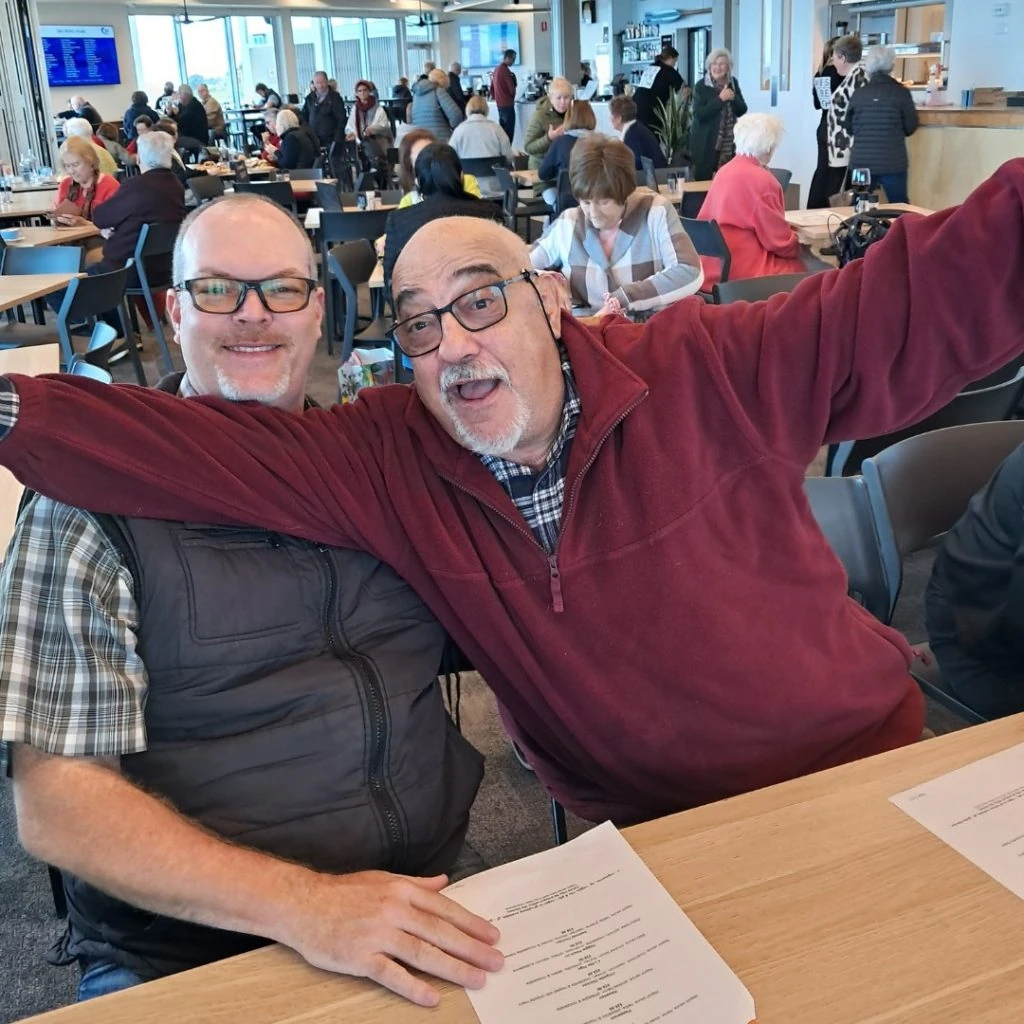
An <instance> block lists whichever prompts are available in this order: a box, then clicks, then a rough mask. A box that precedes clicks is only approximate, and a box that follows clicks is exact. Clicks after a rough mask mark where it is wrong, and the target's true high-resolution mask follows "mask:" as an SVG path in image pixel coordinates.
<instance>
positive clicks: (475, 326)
mask: <svg viewBox="0 0 1024 1024" xmlns="http://www.w3.org/2000/svg"><path fill="white" fill-rule="evenodd" d="M536 276H537V271H536V270H524V271H523V272H522V273H521V274H516V276H515V277H507V278H505V280H504V281H495V282H494V284H485V285H482V286H480V287H477V288H471V289H470V290H469V291H468V292H463V293H462V295H457V296H456V297H455V298H454V299H452V301H451V302H449V303H448V305H447V306H441V307H440V309H425V310H424V311H423V312H422V313H417V314H416V315H415V316H411V317H408V318H407V319H405V320H401V321H399V322H398V323H396V324H395V325H394V326H393V327H392V328H391V329H390V330H389V331H388V332H387V336H388V337H389V338H390V339H391V340H392V341H393V342H394V343H395V344H396V345H397V346H398V347H399V348H400V349H401V350H402V351H403V352H404V353H405V354H406V355H407V356H408V357H409V358H410V359H416V358H417V357H418V356H425V355H429V354H430V353H431V352H433V351H435V349H438V348H440V346H441V341H442V339H443V338H444V328H443V327H442V324H441V317H442V316H444V314H445V313H451V315H452V316H453V317H455V321H456V323H458V324H459V325H460V326H461V327H463V328H464V329H465V330H467V331H472V332H473V333H476V332H477V331H486V330H487V328H488V327H493V326H494V325H495V324H498V323H501V321H502V320H504V319H505V317H506V316H507V315H508V300H507V299H506V298H505V289H506V288H507V287H508V286H509V285H510V284H515V283H516V282H517V281H529V282H530V284H531V287H533V289H534V291H536V286H535V285H533V282H532V280H531V278H533V277H536ZM538 298H539V294H538Z"/></svg>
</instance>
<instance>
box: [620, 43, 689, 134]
mask: <svg viewBox="0 0 1024 1024" xmlns="http://www.w3.org/2000/svg"><path fill="white" fill-rule="evenodd" d="M678 61H679V51H678V50H677V49H676V48H675V47H674V46H666V47H664V48H663V49H662V51H661V53H659V54H658V56H657V57H655V58H654V63H653V64H652V65H651V66H650V67H649V68H645V69H644V73H643V77H642V78H641V79H640V85H639V86H638V87H637V89H636V91H635V92H634V93H633V101H634V102H635V103H636V119H637V120H638V121H639V122H640V123H641V124H645V125H647V127H648V128H650V129H651V131H652V132H653V131H655V130H657V128H658V127H659V126H660V121H659V118H658V104H659V103H668V98H669V96H670V95H671V94H672V93H674V92H679V90H680V89H682V87H683V86H684V85H685V84H686V83H685V82H684V81H683V76H682V75H680V74H679V72H678V71H676V64H677V63H678Z"/></svg>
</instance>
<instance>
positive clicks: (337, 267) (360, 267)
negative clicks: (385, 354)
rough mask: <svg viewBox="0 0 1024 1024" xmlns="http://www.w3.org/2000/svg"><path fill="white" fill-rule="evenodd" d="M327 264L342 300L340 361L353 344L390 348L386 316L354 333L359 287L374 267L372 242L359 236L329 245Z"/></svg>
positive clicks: (350, 351)
mask: <svg viewBox="0 0 1024 1024" xmlns="http://www.w3.org/2000/svg"><path fill="white" fill-rule="evenodd" d="M327 266H328V272H329V273H330V275H331V278H333V280H334V281H335V282H337V285H338V287H339V288H340V289H341V292H342V295H343V297H344V302H345V318H344V324H343V328H342V343H341V361H342V362H344V361H345V360H346V359H348V357H349V356H350V355H351V354H352V349H353V348H354V347H364V346H366V347H370V348H378V347H380V346H387V347H389V348H390V347H391V342H390V340H389V339H388V337H387V330H388V328H390V326H391V320H390V318H385V317H383V316H378V317H375V318H374V319H373V320H372V321H371V322H370V324H369V325H368V326H367V327H364V328H363V329H362V330H361V331H359V332H358V333H357V332H356V313H357V310H358V308H359V286H360V285H362V284H366V283H367V282H369V280H370V278H371V277H372V276H373V272H374V270H376V268H377V253H376V252H375V251H374V248H373V243H372V242H369V241H368V240H366V239H365V238H361V239H358V240H356V241H354V242H342V243H341V244H340V245H335V246H332V247H331V248H330V250H328V253H327ZM328 284H330V281H329V282H328ZM395 357H396V359H397V358H400V357H401V353H400V352H396V353H395Z"/></svg>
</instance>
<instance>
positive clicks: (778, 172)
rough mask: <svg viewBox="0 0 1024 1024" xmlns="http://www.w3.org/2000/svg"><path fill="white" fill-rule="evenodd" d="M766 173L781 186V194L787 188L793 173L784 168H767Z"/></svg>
mask: <svg viewBox="0 0 1024 1024" xmlns="http://www.w3.org/2000/svg"><path fill="white" fill-rule="evenodd" d="M768 173H769V174H771V175H772V176H773V177H774V178H775V180H776V181H777V182H778V183H779V184H780V185H781V186H782V191H783V192H785V191H786V189H787V188H789V183H790V182H791V181H792V180H793V172H792V171H787V170H786V169H785V168H784V167H769V168H768Z"/></svg>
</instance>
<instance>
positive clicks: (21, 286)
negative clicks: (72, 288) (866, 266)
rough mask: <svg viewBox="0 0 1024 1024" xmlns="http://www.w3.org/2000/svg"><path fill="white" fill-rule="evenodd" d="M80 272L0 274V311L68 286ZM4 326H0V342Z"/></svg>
mask: <svg viewBox="0 0 1024 1024" xmlns="http://www.w3.org/2000/svg"><path fill="white" fill-rule="evenodd" d="M73 277H78V274H0V313H2V312H3V311H4V310H7V309H13V308H14V307H15V306H20V305H21V304H22V303H23V302H31V301H32V300H33V299H41V298H42V297H43V296H44V295H50V294H52V293H53V292H59V291H60V290H61V288H66V287H67V285H68V281H70V280H71V279H72V278H73ZM2 341H3V328H2V327H0V342H2Z"/></svg>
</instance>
